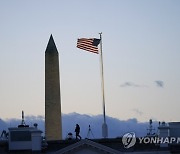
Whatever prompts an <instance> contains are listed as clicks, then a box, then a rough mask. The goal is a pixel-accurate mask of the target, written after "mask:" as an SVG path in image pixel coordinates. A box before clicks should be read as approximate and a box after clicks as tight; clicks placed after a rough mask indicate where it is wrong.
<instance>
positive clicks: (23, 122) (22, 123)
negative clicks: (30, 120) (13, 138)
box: [21, 111, 26, 125]
mask: <svg viewBox="0 0 180 154" xmlns="http://www.w3.org/2000/svg"><path fill="white" fill-rule="evenodd" d="M21 125H26V124H25V121H24V111H22V121H21Z"/></svg>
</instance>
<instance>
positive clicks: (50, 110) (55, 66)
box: [45, 35, 62, 141]
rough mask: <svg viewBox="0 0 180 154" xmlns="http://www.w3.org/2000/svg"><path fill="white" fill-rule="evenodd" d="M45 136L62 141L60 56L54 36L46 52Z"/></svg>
mask: <svg viewBox="0 0 180 154" xmlns="http://www.w3.org/2000/svg"><path fill="white" fill-rule="evenodd" d="M45 136H46V140H48V141H49V140H61V139H62V123H61V98H60V79H59V54H58V50H57V48H56V45H55V42H54V39H53V37H52V35H51V36H50V39H49V42H48V45H47V48H46V51H45Z"/></svg>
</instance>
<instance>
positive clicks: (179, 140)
mask: <svg viewBox="0 0 180 154" xmlns="http://www.w3.org/2000/svg"><path fill="white" fill-rule="evenodd" d="M137 140H139V141H138V143H139V144H180V137H158V136H145V137H136V135H135V133H134V132H129V133H126V134H124V135H123V137H122V143H123V145H124V148H126V149H128V148H130V147H133V146H134V145H135V144H136V141H137Z"/></svg>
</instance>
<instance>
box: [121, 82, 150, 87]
mask: <svg viewBox="0 0 180 154" xmlns="http://www.w3.org/2000/svg"><path fill="white" fill-rule="evenodd" d="M120 87H148V86H146V85H139V84H135V83H133V82H129V81H127V82H124V83H123V84H121V85H120Z"/></svg>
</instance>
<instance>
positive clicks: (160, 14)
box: [0, 0, 180, 121]
mask: <svg viewBox="0 0 180 154" xmlns="http://www.w3.org/2000/svg"><path fill="white" fill-rule="evenodd" d="M0 19H1V22H0V106H1V107H0V117H1V118H13V117H15V118H18V117H20V113H21V110H24V111H25V113H26V115H35V116H36V115H44V101H45V100H44V97H45V96H44V91H45V90H44V82H45V81H44V77H45V75H44V67H45V64H44V61H45V58H44V56H45V49H46V45H47V42H48V39H49V37H50V34H53V36H54V40H55V42H56V46H57V48H58V51H59V53H60V75H61V76H60V78H61V79H60V80H61V97H62V112H63V113H71V112H77V113H81V114H90V115H96V114H101V113H102V101H101V80H100V64H99V56H98V55H96V54H93V53H89V52H86V51H83V50H80V49H77V48H76V42H77V38H81V37H97V38H98V37H99V35H98V33H99V32H103V53H104V73H105V74H104V77H105V98H106V109H107V115H109V116H111V117H115V118H118V119H121V120H127V119H130V118H137V119H138V120H139V121H148V120H149V119H150V118H152V119H155V120H157V121H162V120H165V121H179V113H178V111H177V109H178V108H179V107H180V105H179V102H180V98H179V94H180V93H179V90H180V80H179V78H180V71H179V64H180V62H179V59H180V52H179V51H180V45H179V40H180V1H178V0H173V1H170V0H159V1H156V0H149V1H143V0H136V1H134V0H127V1H122V0H113V1H108V0H99V1H95V0H91V1H83V0H77V1H73V0H66V1H65V0H61V1H58V0H55V1H47V0H39V1H35V0H31V1H24V0H19V1H8V0H7V1H1V2H0ZM158 83H162V84H158Z"/></svg>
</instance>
